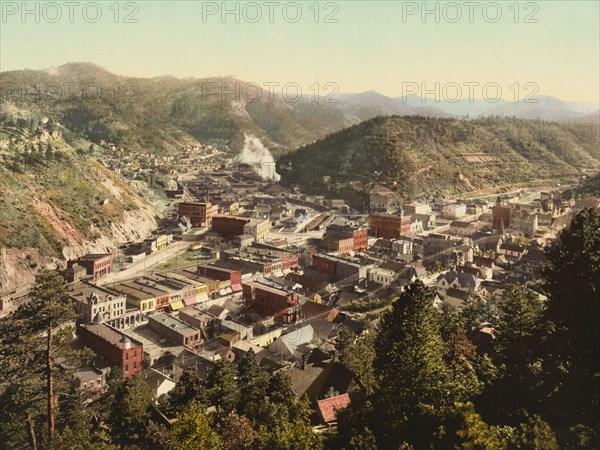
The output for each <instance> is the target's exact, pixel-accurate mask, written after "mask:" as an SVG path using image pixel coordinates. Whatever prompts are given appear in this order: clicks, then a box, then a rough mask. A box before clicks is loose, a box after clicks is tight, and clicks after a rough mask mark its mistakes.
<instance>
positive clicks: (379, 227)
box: [369, 214, 411, 239]
mask: <svg viewBox="0 0 600 450" xmlns="http://www.w3.org/2000/svg"><path fill="white" fill-rule="evenodd" d="M410 224H411V217H410V216H404V215H402V214H371V215H370V216H369V230H370V234H371V235H372V236H375V237H381V238H385V239H398V238H400V237H401V236H408V235H409V234H410Z"/></svg>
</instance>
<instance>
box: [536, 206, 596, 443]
mask: <svg viewBox="0 0 600 450" xmlns="http://www.w3.org/2000/svg"><path fill="white" fill-rule="evenodd" d="M547 257H548V262H549V266H548V267H547V269H546V270H545V271H544V278H545V284H544V290H545V292H546V293H547V294H548V297H549V298H548V308H547V310H546V314H545V319H546V320H547V321H548V322H550V327H549V328H550V330H551V333H550V334H549V338H548V343H547V347H546V348H547V351H548V356H547V358H546V359H547V365H546V369H545V373H546V375H547V376H546V384H547V388H548V391H550V392H551V393H552V398H551V402H550V404H549V405H548V408H547V409H548V410H549V411H551V412H553V414H552V421H554V422H556V423H558V424H561V425H563V426H572V425H575V424H582V425H585V426H593V427H597V430H598V431H597V435H600V426H599V416H598V411H600V378H599V377H598V374H600V210H599V209H595V210H591V209H588V210H584V211H581V212H580V213H579V214H577V215H576V216H575V217H574V218H573V220H572V222H571V224H570V225H569V227H567V228H566V229H565V230H564V231H563V232H562V233H561V234H560V236H559V238H558V240H557V242H556V245H554V246H553V247H552V248H551V249H550V250H549V251H548V252H547Z"/></svg>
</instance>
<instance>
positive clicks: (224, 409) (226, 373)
mask: <svg viewBox="0 0 600 450" xmlns="http://www.w3.org/2000/svg"><path fill="white" fill-rule="evenodd" d="M236 375H237V372H236V369H235V366H234V365H233V364H231V363H230V362H227V361H224V360H219V361H217V362H216V364H215V367H214V368H213V370H212V371H211V373H210V374H209V375H208V378H207V380H206V389H207V394H208V399H209V403H210V405H212V406H215V407H216V408H217V411H218V414H219V416H220V417H221V418H224V417H226V416H227V414H229V413H230V412H231V411H233V410H234V409H235V408H236V406H237V405H238V402H239V398H240V391H239V389H238V386H237V382H236Z"/></svg>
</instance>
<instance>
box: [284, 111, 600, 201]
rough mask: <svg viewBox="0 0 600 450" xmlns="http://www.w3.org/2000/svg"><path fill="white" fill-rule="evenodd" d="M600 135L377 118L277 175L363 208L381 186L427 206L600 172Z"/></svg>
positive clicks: (288, 159) (488, 121) (500, 121)
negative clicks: (441, 198) (430, 200)
mask: <svg viewBox="0 0 600 450" xmlns="http://www.w3.org/2000/svg"><path fill="white" fill-rule="evenodd" d="M598 131H599V129H598V126H597V125H596V124H570V125H567V124H557V123H549V122H539V121H526V120H521V119H514V118H501V117H495V118H482V119H477V120H469V121H464V120H457V119H439V118H424V117H417V116H408V117H397V116H394V117H377V118H374V119H371V120H368V121H366V122H362V123H360V124H358V125H355V126H352V127H350V128H348V129H345V130H342V131H339V132H337V133H334V134H332V135H330V136H328V137H327V138H325V139H323V140H320V141H318V142H316V143H314V144H312V145H308V146H304V147H302V148H300V149H298V150H297V151H295V152H293V153H291V154H288V155H285V156H283V157H281V158H280V159H279V160H278V161H277V166H278V169H277V171H278V173H280V174H281V176H282V182H283V183H286V184H295V183H298V184H299V185H300V186H301V187H302V188H303V189H304V190H305V191H307V192H311V193H318V194H328V195H338V196H341V197H343V198H344V199H346V200H347V201H348V202H350V204H351V205H353V206H355V207H357V208H362V206H363V203H364V202H365V201H366V200H367V195H368V192H369V191H370V190H371V189H373V188H374V186H377V185H383V186H386V187H388V188H390V189H392V190H394V191H396V192H397V193H398V195H400V196H402V197H404V198H416V197H421V198H425V197H432V196H437V195H444V194H451V193H461V192H469V191H475V190H485V189H491V188H498V187H502V186H504V187H506V188H507V189H510V188H513V187H514V185H516V184H517V183H531V182H535V181H537V180H557V179H560V178H577V177H578V176H579V174H580V172H581V171H582V170H586V171H587V170H591V169H592V168H594V167H596V168H597V167H598V166H599V161H600V150H599V149H600V138H599V134H598Z"/></svg>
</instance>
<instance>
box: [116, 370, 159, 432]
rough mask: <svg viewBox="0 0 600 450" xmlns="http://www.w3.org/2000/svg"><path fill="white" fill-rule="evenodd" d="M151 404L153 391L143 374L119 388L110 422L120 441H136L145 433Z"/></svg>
mask: <svg viewBox="0 0 600 450" xmlns="http://www.w3.org/2000/svg"><path fill="white" fill-rule="evenodd" d="M151 404H152V392H151V391H150V388H149V387H148V385H147V384H146V382H145V381H144V378H143V376H142V375H141V374H137V375H135V376H134V377H133V378H131V379H129V380H128V381H126V382H125V383H122V384H121V385H120V386H119V387H118V388H117V391H116V392H115V398H114V401H113V403H112V407H111V414H110V417H109V423H110V426H111V432H112V434H113V435H114V436H115V437H116V438H117V439H118V442H122V443H127V442H136V441H137V440H139V439H140V438H141V437H142V436H143V435H144V429H145V425H146V422H147V421H148V418H149V417H150V406H151Z"/></svg>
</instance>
